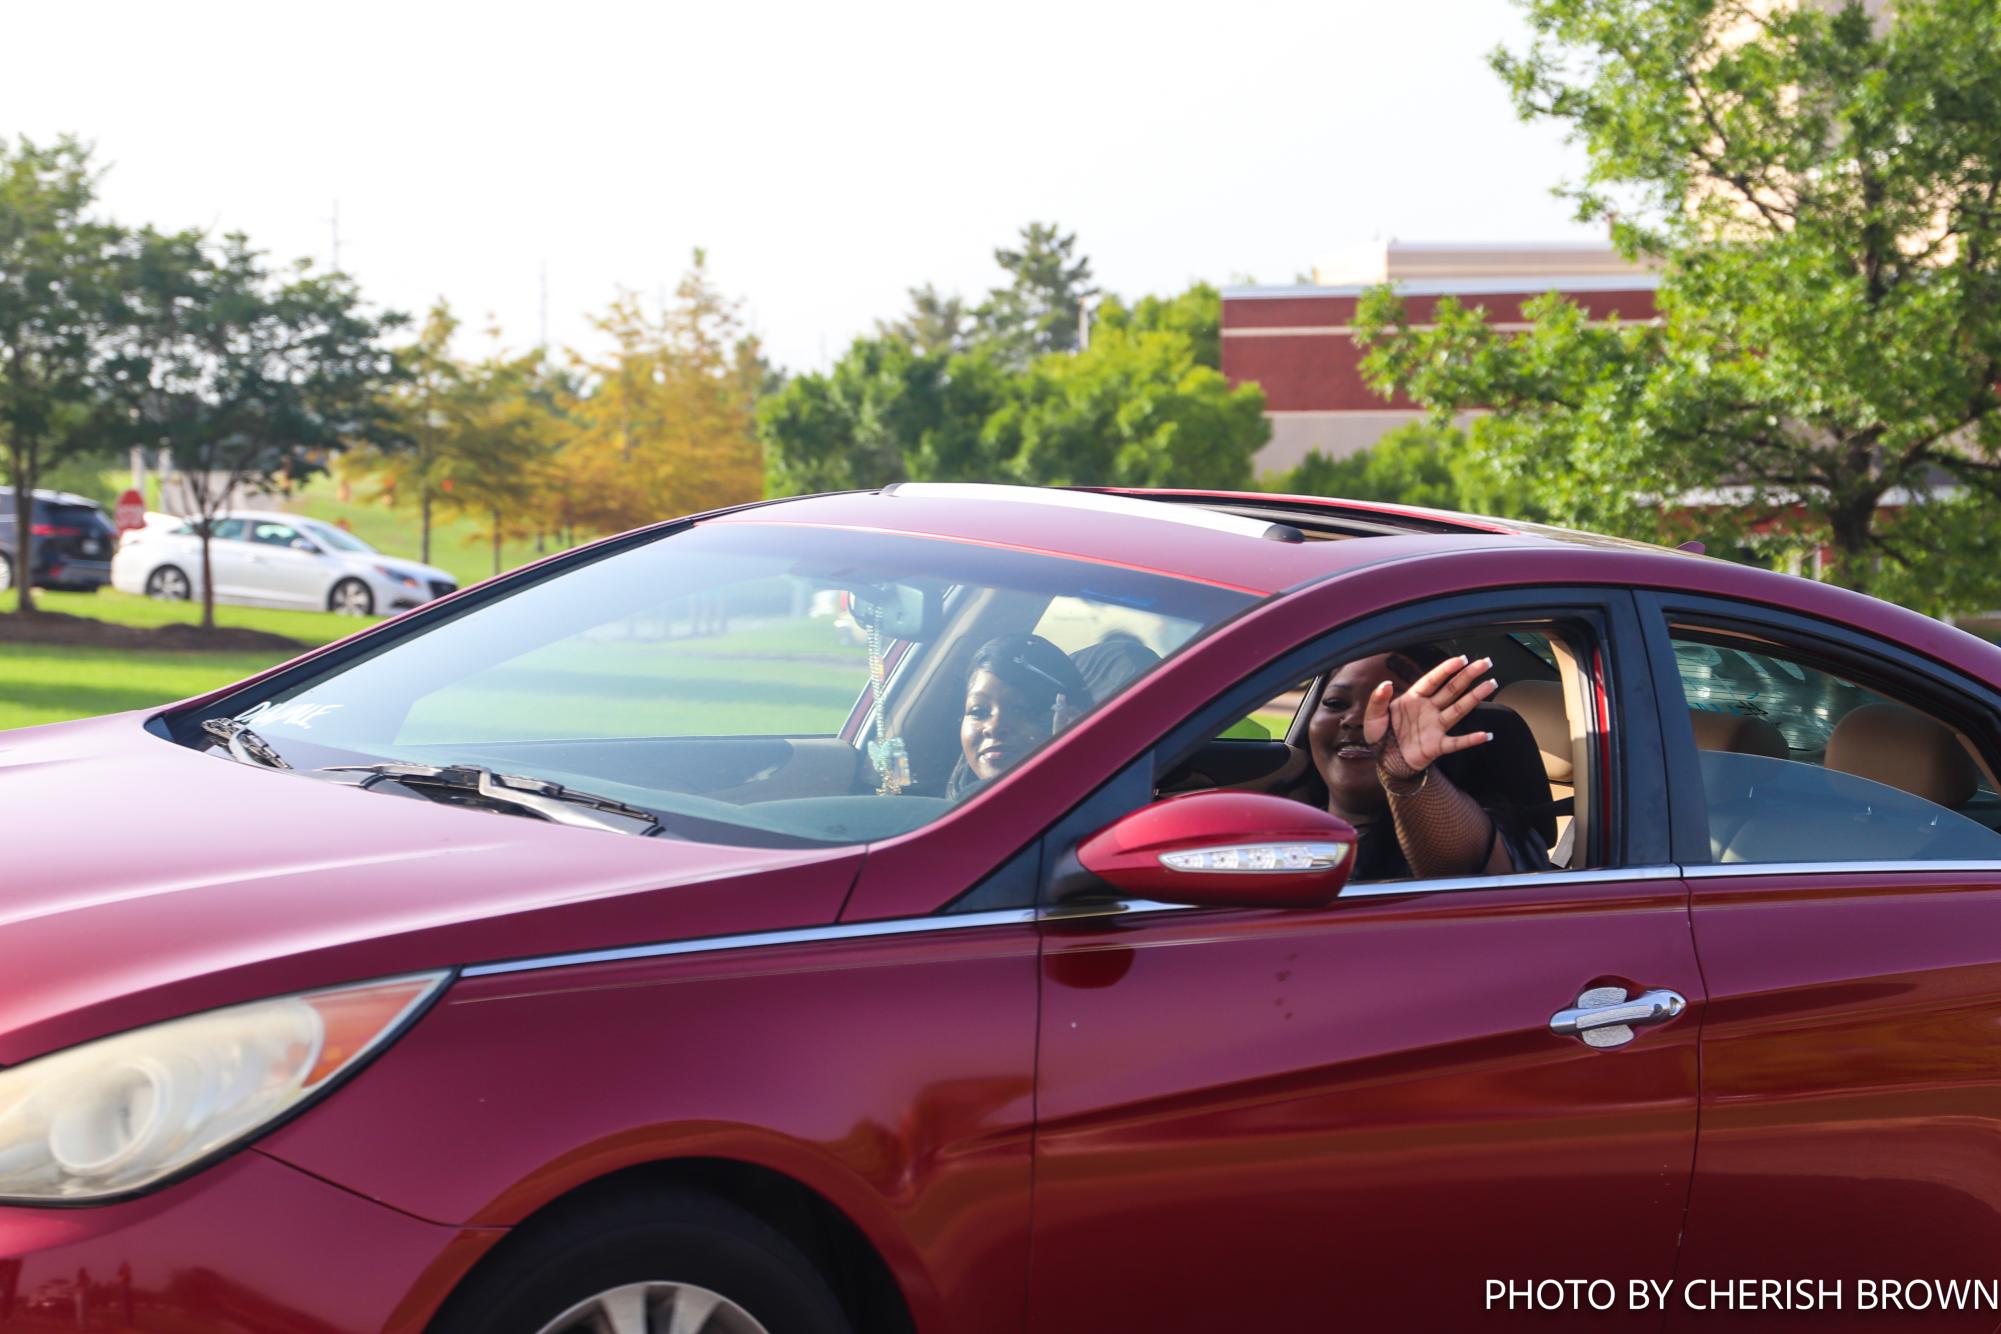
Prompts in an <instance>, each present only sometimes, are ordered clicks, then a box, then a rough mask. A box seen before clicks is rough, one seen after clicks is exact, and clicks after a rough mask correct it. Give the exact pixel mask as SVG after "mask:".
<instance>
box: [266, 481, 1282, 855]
mask: <svg viewBox="0 0 2001 1334" xmlns="http://www.w3.org/2000/svg"><path fill="white" fill-rule="evenodd" d="M1251 601H1252V598H1251V596H1250V595H1248V594H1245V593H1242V592H1240V591H1236V590H1231V589H1221V588H1215V587H1211V586H1208V585H1205V584H1200V583H1195V582H1190V581H1186V580H1178V579H1171V578H1167V577H1163V576H1160V575H1156V574H1150V573H1144V572H1140V571H1135V570H1129V569H1125V568H1122V567H1117V566H1110V565H1103V564H1095V563H1090V562H1085V561H1079V560H1073V559H1067V558H1062V557H1057V556H1049V555H1040V554H1031V553H1026V552H1021V551H1016V550H1009V549H1002V548H998V547H992V546H984V545H975V544H973V543H968V542H957V541H951V540H945V539H937V538H917V537H906V536H899V535H892V534H885V533H878V532H858V531H850V530H845V529H835V528H823V527H816V526H804V525H787V524H764V523H754V522H743V521H738V522H730V523H715V524H705V525H698V526H696V527H693V528H689V529H686V530H683V531H681V532H679V533H677V534H674V535H671V536H668V537H665V538H662V539H659V540H655V541H652V542H648V543H645V544H643V545H639V546H635V547H629V548H627V549H625V550H622V551H618V552H616V553H614V554H612V555H609V556H605V557H603V558H600V559H598V560H595V561H593V562H591V563H589V564H586V565H583V566H581V567H579V568H574V569H571V570H568V571H564V572H560V573H556V574H552V575H546V576H544V577H542V578H540V579H538V580H536V581H535V582H533V583H531V584H529V585H528V586H526V587H524V588H521V589H519V590H518V591H515V592H513V593H511V594H508V595H506V596H503V597H499V598H495V599H490V600H484V601H479V602H475V603H474V604H473V605H472V606H470V607H468V608H466V609H464V610H462V611H460V612H458V613H457V614H455V615H451V616H450V617H448V618H447V619H445V620H444V621H443V622H442V623H440V624H437V625H436V626H434V627H432V628H428V629H423V630H417V631H415V632H413V633H410V634H407V635H403V636H399V637H397V638H395V640H394V642H391V643H389V644H387V645H386V646H385V647H383V648H381V649H379V650H377V651H375V652H373V653H370V654H368V655H366V656H364V657H362V658H361V659H359V660H349V661H347V662H345V663H342V664H340V665H337V666H335V667H332V668H330V669H328V670H326V671H324V672H322V673H320V674H318V675H314V676H310V677H308V678H307V679H304V680H295V681H288V682H287V683H286V684H285V685H284V687H283V688H282V689H281V690H279V691H278V692H277V693H273V694H268V695H259V694H256V693H254V692H252V693H248V694H245V695H243V696H240V697H238V698H237V699H235V700H232V701H231V702H230V707H231V708H232V710H233V712H234V713H235V716H236V717H238V718H241V719H243V720H245V721H247V722H248V723H250V724H251V726H252V727H254V728H255V729H256V731H257V732H258V733H260V734H262V735H263V736H264V737H265V738H266V739H268V740H269V741H270V743H271V744H272V745H274V746H276V747H277V749H278V750H279V751H281V752H282V753H283V755H284V757H285V758H286V760H287V761H289V762H290V763H291V764H292V765H293V766H295V767H296V768H300V769H308V770H310V769H314V768H318V767H322V766H328V765H352V764H358V763H359V764H368V763H378V762H384V761H400V762H410V763H419V764H431V765H439V764H456V765H477V766H481V767H483V768H487V769H492V770H495V771H498V772H501V773H507V774H518V775H523V776H529V777H534V778H541V779H548V780H553V781H556V782H559V783H563V784H567V785H570V786H573V787H575V788H578V789H583V790H587V791H589V792H591V793H593V794H596V795H599V796H603V797H606V798H611V799H615V800H617V801H620V802H625V803H630V804H631V805H634V806H639V807H643V808H646V809H647V810H650V811H655V812H659V813H660V816H661V819H660V824H661V826H662V828H663V831H664V833H665V834H666V835H667V836H670V837H683V838H691V839H697V840H702V841H710V842H724V843H750V844H757V845H763V846H788V845H803V844H828V843H854V842H865V841H868V840H872V839H878V838H884V837H888V836H891V835H894V834H898V833H903V832H907V831H908V830H911V829H914V828H917V827H918V826H920V825H923V824H925V823H926V822H928V821H930V820H932V819H935V818H936V817H937V816H939V815H941V814H943V813H944V812H945V811H946V810H947V809H949V808H950V806H951V805H952V804H953V803H954V802H956V801H959V800H963V799H965V798H966V797H967V796H968V795H969V794H971V793H973V792H977V791H979V790H980V789H981V788H983V787H984V786H985V785H986V784H987V783H990V782H994V781H1003V780H1004V779H1005V773H1004V772H1003V771H1004V770H1006V769H1009V768H1012V767H1013V766H1014V765H1016V764H1018V763H1019V762H1020V760H1022V759H1023V758H1025V757H1026V756H1027V755H1028V754H1029V753H1032V752H1033V750H1034V749H1035V748H1036V747H1037V746H1039V745H1040V744H1042V743H1043V742H1045V741H1047V740H1048V739H1049V737H1050V736H1051V735H1052V734H1053V733H1054V732H1056V731H1060V730H1061V729H1062V728H1064V727H1067V726H1069V725H1070V724H1071V723H1072V722H1074V720H1075V719H1076V718H1077V717H1079V716H1081V715H1082V714H1084V713H1086V712H1088V711H1089V710H1090V709H1092V708H1094V707H1096V706H1097V705H1099V704H1102V703H1103V702H1104V701H1105V700H1106V699H1108V698H1110V697H1111V696H1113V695H1114V694H1116V693H1117V692H1118V691H1120V690H1122V689H1123V688H1125V686H1127V685H1128V684H1129V683H1130V682H1131V681H1132V680H1133V679H1135V678H1136V677H1138V676H1139V675H1140V674H1142V673H1144V672H1146V671H1147V670H1150V669H1151V667H1152V666H1153V665H1155V664H1156V663H1158V662H1159V661H1160V660H1161V659H1163V658H1165V657H1167V656H1169V655H1172V654H1173V653H1175V652H1177V651H1178V650H1180V649H1181V648H1182V647H1183V646H1184V645H1186V644H1188V643H1189V642H1190V641H1191V640H1193V639H1194V638H1196V637H1197V636H1198V635H1200V634H1201V633H1202V632H1203V631H1204V630H1206V629H1208V628H1209V627H1210V626H1213V625H1214V624H1215V623H1216V622H1217V621H1219V620H1220V619H1222V618H1224V617H1226V616H1228V615H1231V614H1232V613H1234V612H1236V611H1238V610H1240V609H1242V608H1243V607H1245V606H1247V605H1249V604H1250V602H1251ZM872 664H873V665H875V666H876V667H877V669H878V670H879V671H880V674H881V686H880V695H881V705H880V707H879V708H878V707H877V705H876V695H877V693H878V689H877V687H876V686H875V685H874V682H873V677H874V673H873V672H872ZM282 679H283V678H281V680H282ZM969 687H973V688H972V689H969Z"/></svg>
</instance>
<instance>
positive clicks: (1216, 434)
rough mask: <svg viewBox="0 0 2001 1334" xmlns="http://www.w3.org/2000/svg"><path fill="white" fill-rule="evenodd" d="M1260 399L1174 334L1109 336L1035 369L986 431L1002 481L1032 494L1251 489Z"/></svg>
mask: <svg viewBox="0 0 2001 1334" xmlns="http://www.w3.org/2000/svg"><path fill="white" fill-rule="evenodd" d="M1264 406H1265V398H1264V391H1263V390H1261V389H1259V388H1258V387H1257V386H1255V385H1238V386H1235V387H1232V386H1231V385H1230V383H1229V381H1227V380H1225V379H1224V378H1223V375H1222V372H1220V371H1218V370H1216V369H1215V368H1213V367H1210V366H1205V365H1203V364H1202V363H1201V361H1200V360H1199V358H1198V356H1197V353H1196V347H1195V344H1194V342H1193V341H1192V340H1191V339H1190V338H1189V337H1188V336H1187V335H1185V334H1181V333H1176V332H1169V331H1142V332H1124V331H1108V332H1107V334H1106V336H1104V337H1100V338H1093V339H1092V340H1091V346H1090V347H1088V348H1086V349H1085V350H1083V351H1082V352H1079V353H1077V354H1075V355H1064V354H1061V353H1056V354H1051V355H1047V356H1044V357H1041V358H1040V359H1038V360H1037V361H1036V362H1035V363H1034V364H1033V365H1032V366H1030V367H1029V369H1028V370H1027V372H1025V373H1024V374H1023V375H1022V376H1021V377H1020V378H1019V379H1018V380H1017V381H1016V383H1015V384H1014V386H1013V390H1012V393H1011V394H1010V396H1009V400H1008V402H1007V403H1006V404H1005V405H1004V406H1002V407H1001V409H1000V410H999V411H998V412H997V413H995V414H994V416H993V418H992V419H991V420H990V421H989V422H988V423H987V427H986V431H985V439H986V441H987V443H988V444H989V446H990V447H991V453H992V456H993V457H994V458H995V459H997V460H998V461H999V466H1000V468H1001V472H1002V476H1004V477H1005V478H1006V479H1007V480H1012V481H1017V482H1025V483H1033V484H1037V485H1053V486H1063V485H1073V484H1084V485H1100V486H1189V487H1245V486H1248V485H1249V484H1250V481H1251V456H1252V455H1253V454H1255V453H1256V452H1257V451H1258V450H1259V449H1260V448H1262V447H1263V445H1264V443H1265V441H1266V440H1268V439H1269V438H1270V436H1271V427H1270V424H1269V423H1268V422H1267V421H1266V420H1265V415H1264Z"/></svg>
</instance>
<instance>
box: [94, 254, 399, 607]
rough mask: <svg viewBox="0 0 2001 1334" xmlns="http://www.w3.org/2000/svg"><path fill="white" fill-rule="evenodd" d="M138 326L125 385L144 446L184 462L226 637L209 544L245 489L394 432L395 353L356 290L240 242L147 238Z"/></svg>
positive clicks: (139, 261) (122, 390) (136, 280)
mask: <svg viewBox="0 0 2001 1334" xmlns="http://www.w3.org/2000/svg"><path fill="white" fill-rule="evenodd" d="M127 299H128V301H129V302H130V303H131V308H132V313H133V320H134V322H133V325H132V329H131V332H130V334H129V336H128V338H127V339H126V341H125V343H124V345H123V348H122V352H121V356H120V359H119V362H118V374H117V381H116V382H117V385H118V390H119V394H120V398H121V400H122V402H123V403H124V404H125V406H126V408H127V410H128V413H129V417H130V427H129V429H130V431H131V434H132V439H133V442H134V443H137V444H144V445H148V446H159V447H165V448H168V449H171V450H172V451H173V454H174V461H175V466H176V468H177V470H178V471H179V472H180V474H181V478H182V481H183V482H184V483H185V485H186V488H187V493H188V497H189V499H190V501H191V502H192V504H193V507H194V510H195V513H193V514H191V515H189V516H188V517H189V518H191V519H193V520H195V528H196V531H197V533H199V534H200V536H201V551H202V554H201V560H202V579H201V584H202V625H203V626H204V627H207V628H213V627H214V625H215V594H214V581H213V580H212V579H211V578H210V572H211V561H210V555H209V541H210V534H211V532H212V530H213V527H214V523H215V519H216V517H217V516H218V515H219V514H220V513H221V512H222V510H223V509H225V508H226V507H227V506H228V505H229V503H230V500H231V497H232V496H234V495H235V494H236V492H237V491H238V489H239V488H242V487H244V486H246V485H256V486H269V485H272V484H274V483H277V482H279V481H280V480H281V479H282V480H283V481H285V482H288V483H289V482H296V481H299V480H302V479H304V478H306V477H309V476H311V475H312V474H314V473H316V472H319V471H322V470H323V469H324V468H325V467H326V464H327V461H328V459H329V458H331V457H332V456H333V455H334V454H336V453H338V452H339V451H340V450H342V449H344V448H346V447H347V446H348V445H349V444H350V443H353V442H357V441H370V442H377V443H379V442H381V441H382V440H384V439H386V438H387V437H388V436H389V434H390V433H391V431H392V429H393V426H392V423H391V422H390V420H389V419H388V414H387V412H386V411H385V407H384V403H385V398H384V391H385V389H386V387H387V385H388V384H389V383H390V381H391V380H392V379H393V378H394V376H395V374H396V359H395V357H394V355H393V354H392V353H391V352H390V350H389V349H388V348H387V347H386V346H385V345H384V343H383V341H382V340H383V337H384V333H385V331H386V330H387V329H389V328H392V327H394V326H395V325H396V324H398V323H399V322H400V320H401V317H400V316H396V315H386V316H375V315H371V314H369V313H368V312H367V311H366V310H365V309H364V308H363V306H362V302H361V297H360V293H359V292H358V291H357V289H356V288H355V286H354V283H353V281H352V280H351V279H349V278H348V277H346V276H345V275H344V274H339V273H318V272H314V271H313V269H312V268H311V266H310V264H309V263H308V262H307V261H303V260H301V261H299V262H298V263H296V264H293V265H291V266H288V267H285V268H273V267H271V266H270V265H268V264H267V263H266V262H265V258H264V256H263V254H262V253H260V252H259V251H256V250H253V249H252V248H251V246H250V243H249V241H248V240H247V239H246V238H245V237H243V236H242V235H240V234H235V233H232V234H230V235H228V236H225V237H224V238H223V239H222V241H221V242H220V243H219V244H218V243H211V242H210V241H209V240H208V239H207V238H205V237H203V236H201V235H200V234H198V233H193V232H180V233H175V234H172V235H163V234H160V233H157V232H151V231H148V232H145V233H143V234H142V235H141V238H140V243H139V247H138V254H137V256H136V262H135V264H134V266H133V268H132V270H131V274H130V277H129V279H128V286H127Z"/></svg>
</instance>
